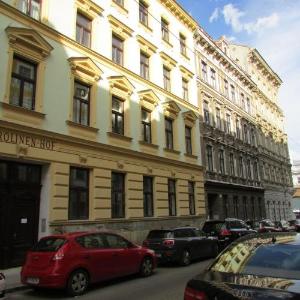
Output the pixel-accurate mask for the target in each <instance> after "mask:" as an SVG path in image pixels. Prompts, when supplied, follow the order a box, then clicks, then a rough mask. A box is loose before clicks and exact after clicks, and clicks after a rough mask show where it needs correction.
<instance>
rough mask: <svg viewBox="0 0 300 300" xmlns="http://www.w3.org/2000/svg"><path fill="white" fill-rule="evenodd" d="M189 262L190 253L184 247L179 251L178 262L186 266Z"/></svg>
mask: <svg viewBox="0 0 300 300" xmlns="http://www.w3.org/2000/svg"><path fill="white" fill-rule="evenodd" d="M190 263H191V253H190V251H189V250H187V249H184V250H183V251H182V253H181V257H180V261H179V264H180V265H181V266H188V265H189V264H190Z"/></svg>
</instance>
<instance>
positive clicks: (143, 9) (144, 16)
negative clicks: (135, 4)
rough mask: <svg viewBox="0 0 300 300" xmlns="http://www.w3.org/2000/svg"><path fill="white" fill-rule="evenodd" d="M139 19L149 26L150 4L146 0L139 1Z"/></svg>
mask: <svg viewBox="0 0 300 300" xmlns="http://www.w3.org/2000/svg"><path fill="white" fill-rule="evenodd" d="M139 12H140V13H139V20H140V22H141V23H142V24H144V25H146V26H148V5H147V4H146V3H145V2H144V1H141V0H140V1H139Z"/></svg>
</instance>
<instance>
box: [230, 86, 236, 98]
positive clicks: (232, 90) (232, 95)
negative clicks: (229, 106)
mask: <svg viewBox="0 0 300 300" xmlns="http://www.w3.org/2000/svg"><path fill="white" fill-rule="evenodd" d="M230 91H231V100H232V101H235V88H234V86H233V85H232V84H231V85H230Z"/></svg>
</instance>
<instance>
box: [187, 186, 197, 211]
mask: <svg viewBox="0 0 300 300" xmlns="http://www.w3.org/2000/svg"><path fill="white" fill-rule="evenodd" d="M188 193H189V209H190V215H195V213H196V209H195V182H192V181H189V182H188Z"/></svg>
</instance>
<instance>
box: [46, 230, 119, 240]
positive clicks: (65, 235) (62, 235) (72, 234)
mask: <svg viewBox="0 0 300 300" xmlns="http://www.w3.org/2000/svg"><path fill="white" fill-rule="evenodd" d="M97 233H110V234H118V233H116V232H113V231H110V230H105V229H101V230H90V231H73V232H65V233H60V234H52V235H47V236H44V237H42V238H41V239H45V238H66V239H67V238H72V237H79V236H84V235H87V234H97Z"/></svg>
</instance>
